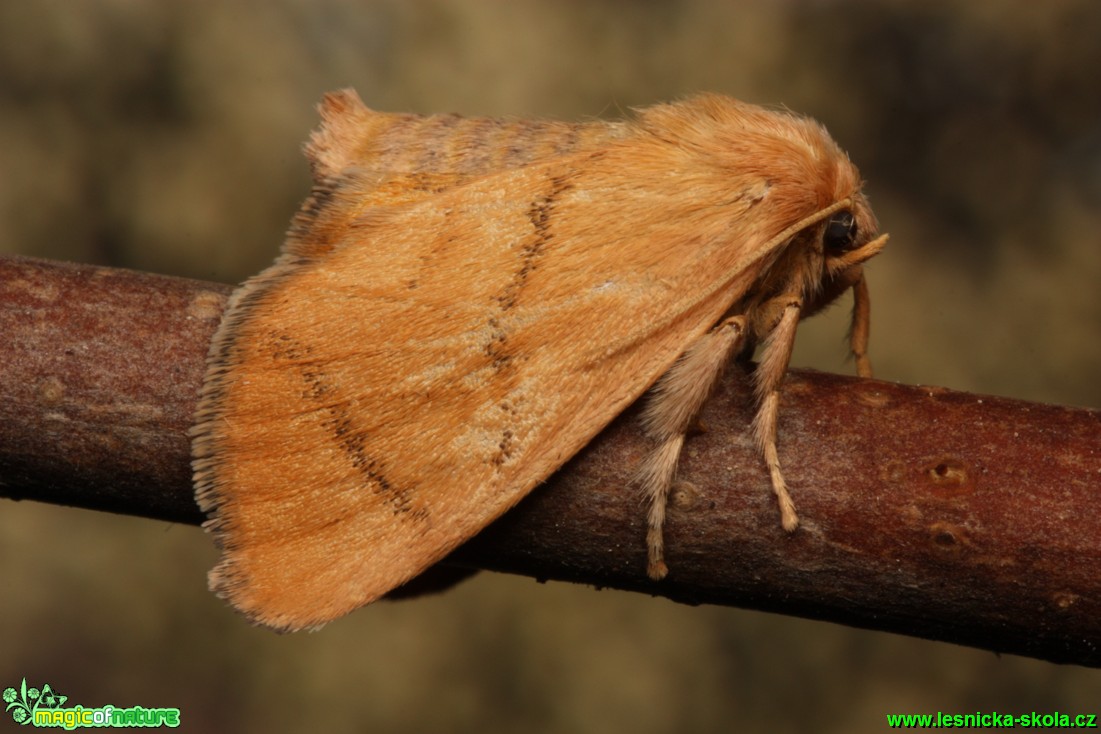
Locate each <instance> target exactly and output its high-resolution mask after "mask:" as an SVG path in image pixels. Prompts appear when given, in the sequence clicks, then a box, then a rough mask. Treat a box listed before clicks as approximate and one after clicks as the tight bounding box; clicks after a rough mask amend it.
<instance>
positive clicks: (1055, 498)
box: [0, 257, 1101, 666]
mask: <svg viewBox="0 0 1101 734" xmlns="http://www.w3.org/2000/svg"><path fill="white" fill-rule="evenodd" d="M228 292H229V288H227V287H225V286H220V285H212V284H209V283H200V282H195V281H187V280H180V279H176V278H166V277H160V276H153V275H147V274H142V273H134V272H128V271H122V270H110V269H104V268H94V267H86V266H78V265H66V264H59V263H49V262H44V261H39V260H31V259H25V258H10V257H9V258H0V365H2V372H0V374H2V375H3V383H2V384H3V389H2V395H0V495H3V496H7V497H11V498H14V499H36V500H39V501H44V502H55V503H60V504H67V505H75V506H80V507H89V508H95V509H100V510H108V511H112V512H125V513H129V514H135V515H143V516H147V517H155V518H168V519H172V520H177V521H180V522H187V523H196V522H198V521H199V520H200V515H199V513H198V511H197V509H196V507H195V505H194V503H193V501H192V495H191V491H192V490H191V481H190V470H189V467H188V442H187V438H186V431H187V428H188V425H189V424H190V421H191V414H192V410H193V407H194V401H195V395H196V390H197V388H198V386H199V382H200V380H201V377H202V372H203V361H204V357H205V354H206V347H207V343H208V341H209V339H210V336H211V334H212V333H213V330H214V328H215V325H216V324H217V321H218V318H219V315H220V313H221V310H222V307H223V305H224V299H225V296H226V294H227V293H228ZM750 412H751V405H750V398H749V393H748V391H747V389H746V380H745V375H744V374H743V373H741V372H740V371H739V370H734V371H733V374H732V375H731V376H730V377H729V378H728V379H727V380H725V381H724V383H723V385H722V386H721V388H720V390H719V392H718V394H717V395H716V396H715V398H714V399H713V400H712V401H711V402H710V403H709V404H708V407H707V409H706V410H705V413H704V415H703V420H704V422H705V423H706V425H707V426H708V427H709V429H708V430H707V431H706V432H705V433H703V434H701V435H698V436H695V437H693V438H691V439H690V442H689V447H688V450H687V451H686V455H685V457H684V460H683V463H682V476H684V477H685V479H686V481H685V482H684V483H682V485H681V486H680V487H679V488H678V490H677V492H676V493H675V498H674V507H673V508H672V510H671V514H670V518H669V523H668V529H667V544H668V549H669V551H668V552H669V561H670V565H671V568H672V571H671V573H670V575H669V577H668V578H667V579H666V580H665V581H662V582H660V583H653V582H650V581H648V580H647V579H646V577H645V573H644V569H645V547H644V543H643V538H644V535H645V533H644V529H643V520H644V511H643V508H642V507H641V504H640V502H639V500H638V498H637V496H636V495H635V494H634V493H633V492H631V491H629V490H628V489H627V488H626V487H627V483H628V482H627V480H628V476H629V473H630V470H631V468H632V467H633V466H635V464H636V463H637V461H638V459H639V457H640V456H642V454H643V452H644V451H646V449H647V447H646V446H645V444H644V443H643V442H642V441H641V439H640V436H639V432H638V430H637V429H636V421H635V420H634V418H633V415H632V413H631V412H629V413H628V414H626V415H625V416H624V417H623V418H621V419H620V420H618V421H616V422H615V423H614V424H613V425H612V426H610V427H609V428H608V429H607V430H606V431H605V432H604V433H603V434H601V435H600V436H599V437H598V438H597V439H596V440H595V441H594V442H593V443H592V444H591V445H590V446H589V447H588V448H587V449H586V450H585V451H584V452H582V454H581V455H579V456H578V457H576V458H575V459H574V460H573V461H571V462H570V463H569V464H568V465H567V466H566V467H565V468H563V469H562V470H561V471H560V472H559V473H558V474H557V475H555V477H553V478H552V479H551V480H550V481H548V482H547V484H546V485H545V486H543V487H541V488H539V489H538V490H536V491H535V492H534V493H532V495H531V496H530V497H529V498H528V499H527V500H525V501H524V502H523V503H521V505H520V506H518V507H517V508H516V509H515V510H513V511H512V512H510V513H508V514H507V515H506V516H505V517H504V518H503V519H502V520H501V521H499V522H497V523H496V524H495V525H493V526H492V527H491V528H489V529H488V530H486V531H485V532H484V533H483V534H482V535H480V536H478V537H477V538H476V539H474V540H473V541H471V542H470V543H468V544H467V545H466V546H465V547H463V548H462V549H460V551H459V552H457V553H456V555H455V557H454V558H453V559H452V561H453V562H454V563H457V564H460V565H468V566H472V567H478V568H490V569H496V570H502V571H509V572H513V573H520V574H526V575H529V576H534V577H536V578H547V579H551V578H553V579H564V580H569V581H575V582H581V583H587V584H593V585H596V586H601V587H604V586H607V587H614V588H620V589H633V590H637V591H642V592H645V593H649V594H655V595H662V596H667V597H669V598H671V599H675V600H678V601H683V602H688V603H701V602H706V603H719V604H731V605H736V606H744V607H753V608H758V609H767V610H772V611H777V612H783V613H788V614H796V615H800V616H806V617H812V618H817V619H827V620H833V621H837V622H843V623H845V624H850V625H856V626H861V627H870V628H874V629H884V630H892V631H895V632H902V633H906V634H911V635H917V636H921V637H927V638H931V639H939V640H949V641H953V642H958V643H963V644H969V645H974V646H977V647H983V648H988V649H992V650H997V651H1005V652H1013V653H1019V654H1024V655H1031V656H1034V657H1039V658H1044V659H1047V660H1052V661H1058V662H1072V663H1078V664H1082V665H1092V666H1101V650H1099V644H1101V573H1099V570H1101V491H1099V489H1101V413H1099V412H1096V411H1090V410H1080V409H1070V408H1061V407H1054V406H1047V405H1037V404H1031V403H1024V402H1020V401H1016V400H1006V399H1002V398H989V397H978V396H974V395H968V394H963V393H957V392H950V391H947V390H943V389H938V388H926V387H911V386H902V385H894V384H888V383H884V382H877V381H872V380H858V379H853V378H845V377H839V376H835V375H828V374H821V373H815V372H806V371H794V372H792V374H791V375H789V378H788V380H787V382H786V385H785V389H784V403H783V407H782V416H781V425H780V435H781V454H782V456H783V459H784V461H785V467H786V475H787V478H788V480H789V482H790V484H791V486H792V488H793V491H794V493H795V498H796V502H797V503H798V504H799V510H800V514H801V517H802V520H803V525H802V527H801V528H800V529H799V530H798V531H797V532H796V533H794V534H793V535H790V536H788V535H786V534H785V533H784V532H783V531H782V530H781V529H780V527H779V522H778V519H777V511H776V508H775V506H774V503H773V500H772V497H771V495H770V493H769V489H768V487H769V482H768V476H767V473H766V471H765V469H764V467H763V465H762V462H761V461H760V459H759V458H758V457H757V455H756V452H755V451H754V449H753V448H752V446H751V445H750V442H749V440H748V437H747V435H746V431H745V427H746V426H747V425H748V422H749V419H750Z"/></svg>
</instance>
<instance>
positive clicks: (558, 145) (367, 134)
mask: <svg viewBox="0 0 1101 734" xmlns="http://www.w3.org/2000/svg"><path fill="white" fill-rule="evenodd" d="M318 109H319V111H320V113H321V126H320V128H319V129H318V130H317V131H316V132H314V134H313V135H312V136H311V137H310V140H309V142H308V143H307V144H306V157H307V158H308V159H309V162H310V167H311V170H312V172H313V178H314V188H313V191H312V192H311V194H310V196H309V197H308V198H307V199H306V201H305V202H304V203H303V205H302V208H301V210H300V211H299V212H298V214H297V215H296V216H295V220H294V222H293V223H292V226H291V231H290V234H289V236H288V239H287V243H286V247H285V251H286V252H288V253H290V254H294V255H303V256H313V255H323V254H325V253H327V252H329V251H330V250H331V249H332V247H334V246H335V245H336V243H337V242H338V241H339V239H340V236H341V235H340V233H341V232H342V231H343V229H344V228H345V227H347V226H348V224H349V223H350V222H352V221H353V220H356V219H359V220H360V221H361V222H362V221H363V220H365V219H366V218H368V216H369V215H374V216H377V215H378V214H379V212H380V211H381V210H383V209H385V208H389V207H397V206H404V205H407V204H412V203H415V202H417V201H420V200H422V199H425V198H428V197H431V196H436V195H438V194H440V193H442V192H443V191H446V190H448V189H451V188H455V187H457V186H461V185H463V184H465V183H468V182H470V181H472V180H474V179H476V178H478V177H480V176H484V175H487V174H491V173H495V172H499V171H506V170H511V169H516V168H520V167H523V166H527V165H531V164H532V163H534V162H537V161H540V160H547V159H550V158H555V157H560V156H564V155H569V154H571V153H574V152H576V151H578V150H583V149H591V148H593V147H595V146H599V145H603V144H606V143H608V142H609V141H612V140H615V139H618V138H620V137H622V136H623V135H624V134H625V133H626V130H627V125H626V124H625V123H623V122H606V121H591V122H586V123H567V122H557V121H543V120H508V119H498V118H492V117H460V116H459V115H453V114H452V115H416V114H410V113H392V112H378V111H375V110H372V109H369V108H368V107H367V106H366V105H364V104H363V102H362V101H361V100H360V98H359V96H358V95H357V94H356V93H355V91H354V90H352V89H344V90H340V91H337V92H331V93H329V94H326V95H325V96H324V97H323V98H322V101H321V103H320V105H318Z"/></svg>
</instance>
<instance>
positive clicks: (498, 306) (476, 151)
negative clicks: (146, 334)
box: [192, 91, 886, 630]
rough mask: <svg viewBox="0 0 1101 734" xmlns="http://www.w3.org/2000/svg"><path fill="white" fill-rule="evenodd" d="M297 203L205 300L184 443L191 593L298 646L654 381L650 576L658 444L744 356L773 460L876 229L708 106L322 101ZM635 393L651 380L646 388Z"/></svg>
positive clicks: (812, 171)
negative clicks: (815, 354) (545, 116)
mask: <svg viewBox="0 0 1101 734" xmlns="http://www.w3.org/2000/svg"><path fill="white" fill-rule="evenodd" d="M321 115H322V120H323V122H322V125H321V128H320V129H319V130H318V131H317V132H315V133H314V135H313V137H312V138H311V140H310V142H309V143H308V145H307V148H306V150H307V154H308V157H309V159H310V161H311V164H312V166H313V174H314V179H315V186H314V190H313V193H312V194H311V196H310V198H309V199H308V200H307V201H306V203H305V204H304V206H303V208H302V210H301V211H300V212H299V214H298V215H297V216H296V218H295V220H294V222H293V224H292V226H291V229H290V233H289V235H288V237H287V242H286V244H285V246H284V249H283V254H282V255H281V256H280V257H279V259H278V260H277V261H276V262H275V264H274V265H272V266H271V267H270V268H268V269H267V270H265V271H264V272H262V273H261V274H259V275H257V276H256V277H254V278H252V279H250V280H249V281H248V282H246V283H245V284H244V285H243V286H242V287H241V288H240V289H238V290H237V291H236V292H235V293H234V295H233V297H232V298H231V300H230V303H229V307H228V310H227V312H226V316H225V318H224V320H223V322H222V324H221V326H220V328H219V330H218V332H217V334H216V336H215V338H214V342H213V344H212V346H211V350H210V356H209V366H208V371H207V375H206V379H205V382H204V385H203V389H202V396H201V401H200V404H199V409H198V413H197V418H196V421H197V422H196V426H195V428H194V430H193V434H192V435H193V454H194V470H195V482H196V487H197V499H198V502H199V505H200V506H201V507H202V509H203V510H204V511H205V512H206V513H208V516H209V520H208V522H207V523H206V527H207V529H208V530H209V531H210V532H211V533H212V534H213V536H214V538H215V540H216V542H217V544H218V546H219V547H220V548H221V552H222V556H221V560H220V561H219V563H218V565H217V567H216V568H215V569H214V570H213V571H212V572H211V574H210V582H211V586H212V588H213V589H214V590H215V591H216V592H217V593H218V594H220V595H221V596H223V597H225V598H226V599H228V600H229V601H230V602H231V603H232V604H233V605H234V606H235V607H236V608H237V609H239V610H240V611H242V612H244V613H245V614H246V615H247V616H248V617H249V618H250V619H252V620H253V621H255V622H258V623H261V624H264V625H268V626H270V627H273V628H277V629H281V630H295V629H301V628H307V627H317V626H320V625H321V624H324V623H325V622H327V621H329V620H331V619H334V618H336V617H338V616H340V615H342V614H345V613H346V612H349V611H351V610H352V609H355V608H357V607H359V606H362V605H364V604H367V603H369V602H371V601H373V600H375V599H378V598H379V597H380V596H382V595H384V594H386V593H387V592H388V591H390V590H392V589H394V588H395V587H396V586H399V585H400V584H402V583H404V582H405V581H407V580H409V579H411V578H413V577H414V576H416V575H417V574H419V573H420V572H421V571H423V570H424V569H426V568H427V567H428V566H430V565H432V564H433V563H435V562H436V561H438V560H440V559H441V558H442V557H444V556H445V555H447V553H448V552H449V551H451V550H452V549H454V548H455V547H456V546H458V545H459V544H460V543H462V542H463V541H464V540H466V539H468V538H470V537H471V536H473V535H474V534H476V533H477V532H478V531H480V530H481V529H482V528H484V527H485V526H486V525H487V524H489V523H490V522H491V521H492V520H494V519H495V518H497V517H498V516H499V515H501V514H502V513H503V512H504V511H505V510H507V509H508V508H510V507H512V506H513V505H514V504H515V503H516V502H517V501H518V500H519V499H520V498H522V497H523V496H524V495H526V494H527V493H528V492H530V491H531V490H532V488H534V487H535V486H536V485H537V484H539V483H540V482H542V481H543V480H544V479H546V478H547V477H548V476H549V475H550V474H552V473H553V472H554V471H555V470H556V469H558V467H560V466H561V465H562V464H563V463H565V462H566V461H567V460H568V459H569V458H570V457H571V456H573V455H574V454H575V453H576V452H577V451H578V450H579V449H581V447H583V446H584V445H585V444H586V443H587V442H588V441H589V440H590V439H592V438H593V437H594V436H595V435H596V434H597V433H598V432H600V430H601V429H602V428H604V426H605V425H607V424H608V423H609V422H610V421H611V420H612V419H613V418H615V416H616V415H617V414H619V413H620V412H621V411H623V410H624V409H625V408H626V407H627V406H628V405H630V404H631V403H632V402H633V401H635V400H636V399H637V398H639V396H641V395H642V394H643V393H644V392H646V391H647V390H648V389H650V388H651V387H654V388H655V389H654V390H653V394H652V396H651V397H650V398H649V400H650V402H649V404H648V407H647V409H646V411H645V414H644V424H645V430H646V432H647V434H648V435H649V436H650V437H651V438H652V440H653V442H654V449H653V453H652V454H651V455H650V456H649V458H647V459H646V460H645V461H644V462H643V464H642V465H641V467H640V468H639V471H638V484H639V485H640V486H641V487H642V489H643V491H644V492H645V493H646V495H647V496H648V499H649V503H650V512H649V523H648V528H649V529H648V535H647V547H648V554H649V567H648V573H649V575H650V576H651V577H652V578H654V579H660V578H662V577H663V576H664V575H665V574H666V572H667V568H666V565H665V560H664V545H663V542H662V524H663V522H664V514H665V504H666V497H667V494H668V491H669V488H670V486H671V485H672V483H673V481H674V478H675V473H676V466H677V459H678V457H679V454H680V451H681V447H682V446H683V444H684V440H685V433H686V431H687V430H688V428H689V426H690V424H691V423H692V421H693V419H694V417H695V415H696V413H697V412H698V410H699V409H700V407H701V405H702V404H703V402H704V401H705V399H706V398H707V396H708V393H709V391H710V390H711V388H712V386H713V385H714V383H715V381H716V379H717V377H718V375H719V374H720V372H721V370H722V368H723V366H724V365H725V364H726V363H727V362H728V361H729V360H730V359H731V358H733V357H734V356H736V355H738V354H746V353H749V351H750V350H752V349H754V348H755V347H757V346H759V347H760V362H759V365H758V366H757V369H756V378H755V379H756V396H757V400H758V404H759V405H758V411H757V416H756V419H755V421H754V424H753V431H754V435H755V437H756V442H757V444H758V446H759V447H760V450H761V452H762V455H763V457H764V460H765V464H766V465H767V467H768V470H769V473H770V476H771V484H772V488H773V490H774V492H775V494H776V496H777V498H778V500H779V507H780V518H781V522H782V524H783V527H784V528H786V529H787V530H794V529H795V528H796V525H797V523H798V519H797V516H796V513H795V508H794V505H793V503H792V500H791V498H790V496H789V494H788V491H787V488H786V486H785V484H784V479H783V475H782V474H781V471H780V462H779V458H778V455H777V449H776V422H777V410H778V405H779V389H780V383H781V381H782V379H783V375H784V372H785V370H786V368H787V364H788V360H789V357H790V355H791V348H792V344H793V342H794V338H795V330H796V325H797V323H798V321H799V319H800V318H802V317H804V316H807V315H810V314H812V313H814V312H815V311H818V310H820V309H821V308H823V307H824V306H825V305H827V304H828V303H829V302H830V301H832V300H834V299H835V298H837V297H838V296H839V295H841V294H842V293H843V292H844V291H846V290H850V289H851V290H852V291H853V294H854V300H855V307H854V309H853V326H852V331H851V348H852V352H853V354H854V356H855V359H856V365H857V370H858V372H859V373H860V374H862V375H867V374H870V367H869V363H868V360H867V356H866V353H865V352H866V346H867V339H868V318H869V317H868V314H869V306H868V291H867V287H866V285H865V281H864V277H863V274H862V269H861V264H862V263H863V262H864V261H866V260H868V259H869V258H870V257H872V256H874V255H875V254H876V253H878V252H879V251H880V250H881V249H882V247H883V245H884V243H885V242H886V236H885V235H883V236H877V224H876V220H875V217H874V215H873V214H872V211H871V209H870V208H869V206H868V202H867V199H866V198H865V196H864V194H863V193H862V192H861V185H862V183H861V180H860V176H859V174H858V172H857V170H856V168H855V167H854V166H853V165H852V163H850V162H849V159H848V157H847V156H846V155H845V154H844V153H843V152H842V151H841V150H840V149H839V148H838V146H837V145H836V144H835V143H834V142H833V140H832V139H831V138H830V137H829V135H828V134H827V133H826V131H825V130H824V129H823V128H822V127H821V126H820V125H818V124H817V123H815V122H814V121H812V120H809V119H806V118H802V117H798V116H796V115H793V114H790V113H788V112H784V111H775V110H766V109H763V108H761V107H757V106H754V105H750V104H745V103H742V102H738V101H735V100H733V99H730V98H728V97H723V96H719V95H713V94H706V95H700V96H696V97H692V98H689V99H686V100H684V101H681V102H676V103H672V104H662V105H656V106H653V107H649V108H647V109H643V110H640V111H638V113H637V114H636V116H635V117H634V118H633V119H631V120H627V121H617V122H602V121H594V122H586V123H580V124H568V123H561V122H542V121H523V120H497V119H490V118H463V117H459V116H455V115H433V116H424V117H422V116H417V115H409V114H384V113H378V112H374V111H371V110H369V109H367V108H366V107H364V106H363V104H362V103H361V102H360V100H359V98H358V97H357V96H356V95H355V93H354V92H352V91H342V92H337V93H333V94H329V95H327V96H326V97H325V99H324V100H323V102H322V104H321ZM655 384H656V386H655Z"/></svg>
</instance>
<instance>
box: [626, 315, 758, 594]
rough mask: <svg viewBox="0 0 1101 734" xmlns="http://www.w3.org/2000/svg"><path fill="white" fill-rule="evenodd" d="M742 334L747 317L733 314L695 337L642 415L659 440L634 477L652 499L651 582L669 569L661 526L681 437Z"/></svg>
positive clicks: (648, 542)
mask: <svg viewBox="0 0 1101 734" xmlns="http://www.w3.org/2000/svg"><path fill="white" fill-rule="evenodd" d="M745 332H746V322H745V318H744V317H742V316H734V317H731V318H729V319H726V320H725V321H723V322H722V323H721V324H719V325H718V326H716V327H715V328H714V329H712V330H711V331H710V332H708V333H707V334H706V335H704V336H703V337H701V338H699V339H698V340H696V341H695V342H694V343H693V344H692V346H690V347H689V348H688V349H687V350H686V351H685V352H684V354H682V355H681V356H680V359H678V360H677V362H676V363H675V364H674V365H673V366H672V367H671V368H670V369H669V371H668V372H666V373H665V375H664V376H662V378H661V379H660V380H659V381H658V383H657V385H656V386H655V388H654V392H653V396H652V397H651V399H650V403H649V404H648V405H647V406H646V411H645V413H644V414H643V424H644V426H645V428H646V432H647V433H648V434H649V435H650V437H651V438H654V439H656V440H657V441H658V442H659V446H658V448H657V449H656V450H655V451H653V452H652V453H651V454H650V455H649V456H648V457H647V458H646V460H645V461H643V463H642V465H641V466H640V467H639V470H638V473H637V475H636V482H637V483H638V484H639V486H641V488H642V491H643V493H644V494H645V496H646V499H647V500H648V501H649V503H650V511H649V515H648V518H647V529H646V548H647V556H648V560H647V568H646V573H647V574H648V575H649V576H650V578H652V579H654V580H659V579H662V578H664V577H665V574H667V573H668V572H669V569H668V567H667V566H666V565H665V540H664V538H663V534H662V529H663V527H664V525H665V507H666V504H667V502H668V499H669V489H670V488H671V487H672V486H673V480H674V479H675V478H676V473H677V462H678V460H679V459H680V452H681V449H682V448H683V447H684V438H685V435H686V434H687V433H688V430H689V428H690V427H691V426H692V423H693V421H694V420H695V418H696V416H697V414H698V413H699V411H700V408H702V407H703V404H704V402H705V401H706V400H707V397H708V395H710V394H711V390H712V388H714V386H715V382H716V381H717V380H718V379H719V376H720V375H721V374H722V371H723V367H724V366H725V365H726V363H727V362H728V361H729V360H730V356H731V355H732V354H734V353H735V352H737V350H738V349H740V348H741V346H742V344H743V343H744V341H745Z"/></svg>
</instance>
